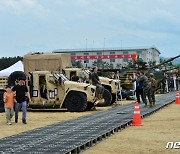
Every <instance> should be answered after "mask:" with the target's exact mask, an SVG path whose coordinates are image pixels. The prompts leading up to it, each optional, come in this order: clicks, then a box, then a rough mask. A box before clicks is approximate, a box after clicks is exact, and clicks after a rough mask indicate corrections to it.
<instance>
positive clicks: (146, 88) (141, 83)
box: [131, 72, 158, 107]
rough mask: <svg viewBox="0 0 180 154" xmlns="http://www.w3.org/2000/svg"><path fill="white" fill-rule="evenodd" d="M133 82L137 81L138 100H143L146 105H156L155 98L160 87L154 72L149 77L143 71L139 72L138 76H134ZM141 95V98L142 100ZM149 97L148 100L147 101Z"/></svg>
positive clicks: (139, 101)
mask: <svg viewBox="0 0 180 154" xmlns="http://www.w3.org/2000/svg"><path fill="white" fill-rule="evenodd" d="M131 79H132V82H135V83H136V88H135V91H136V98H137V102H138V103H141V100H142V102H143V103H144V104H145V106H147V105H148V101H149V106H150V107H152V106H155V103H156V100H155V91H156V88H157V87H158V82H157V80H156V79H155V78H154V74H153V73H150V75H149V78H148V77H147V76H146V75H145V74H144V73H143V72H137V73H136V76H134V77H132V78H131ZM140 97H141V100H140ZM147 98H148V101H147Z"/></svg>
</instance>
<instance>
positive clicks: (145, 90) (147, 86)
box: [137, 72, 152, 106]
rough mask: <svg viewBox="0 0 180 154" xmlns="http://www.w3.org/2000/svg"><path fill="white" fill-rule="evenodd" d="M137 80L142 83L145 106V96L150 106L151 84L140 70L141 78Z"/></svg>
mask: <svg viewBox="0 0 180 154" xmlns="http://www.w3.org/2000/svg"><path fill="white" fill-rule="evenodd" d="M137 82H142V83H143V97H144V99H143V101H144V103H145V106H147V98H146V97H148V100H149V105H150V106H152V97H151V85H150V82H149V80H148V78H147V76H146V75H144V73H143V72H141V78H139V79H138V80H137Z"/></svg>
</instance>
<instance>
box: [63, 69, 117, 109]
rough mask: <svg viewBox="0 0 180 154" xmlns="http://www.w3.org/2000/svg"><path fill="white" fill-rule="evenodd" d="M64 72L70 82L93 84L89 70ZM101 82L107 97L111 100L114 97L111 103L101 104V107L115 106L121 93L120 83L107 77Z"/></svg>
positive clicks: (67, 70) (101, 79)
mask: <svg viewBox="0 0 180 154" xmlns="http://www.w3.org/2000/svg"><path fill="white" fill-rule="evenodd" d="M64 72H65V74H66V76H67V77H68V78H69V79H70V80H74V81H79V82H86V83H91V82H92V81H91V72H90V70H88V69H85V68H65V69H64ZM99 80H100V82H101V84H102V85H103V86H104V88H105V93H106V94H105V95H108V96H109V98H111V97H112V99H111V102H110V99H109V101H108V102H105V103H104V104H99V106H102V105H103V106H107V105H110V104H113V103H114V102H115V101H116V97H118V96H119V93H120V85H118V84H120V82H119V81H118V80H115V79H110V78H107V77H102V76H100V77H99Z"/></svg>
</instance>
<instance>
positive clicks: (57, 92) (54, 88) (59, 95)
mask: <svg viewBox="0 0 180 154" xmlns="http://www.w3.org/2000/svg"><path fill="white" fill-rule="evenodd" d="M28 80H29V81H28V87H29V91H30V95H31V98H32V102H31V103H30V104H29V108H43V107H45V108H67V110H68V111H70V112H81V111H85V110H88V109H90V108H92V107H93V106H94V105H95V104H96V103H97V101H96V97H95V92H96V87H95V86H93V85H90V84H86V83H77V82H73V81H69V80H68V79H67V78H66V76H64V75H63V74H62V73H60V72H54V73H52V72H49V71H35V72H29V79H28Z"/></svg>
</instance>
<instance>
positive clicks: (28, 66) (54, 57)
mask: <svg viewBox="0 0 180 154" xmlns="http://www.w3.org/2000/svg"><path fill="white" fill-rule="evenodd" d="M23 62H24V68H25V72H26V73H28V72H29V71H37V70H40V71H57V70H60V71H62V72H63V73H64V74H65V75H66V76H67V78H69V79H72V76H75V75H76V76H79V77H80V78H81V82H82V81H83V80H85V79H89V72H88V70H85V71H84V70H82V69H78V68H67V67H71V59H70V55H69V54H65V53H39V52H38V53H30V54H26V55H25V56H24V59H23ZM83 78H84V79H83ZM100 80H101V82H102V84H103V85H104V87H105V88H106V89H105V90H104V93H103V94H101V97H98V96H100V95H99V94H96V96H97V98H98V99H99V103H98V104H99V106H108V105H110V104H111V103H112V102H115V99H116V93H117V88H116V87H117V84H118V81H115V80H112V79H109V78H104V77H100ZM88 83H91V82H88ZM111 93H112V95H111ZM112 96H113V97H112ZM112 100H113V101H112Z"/></svg>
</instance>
